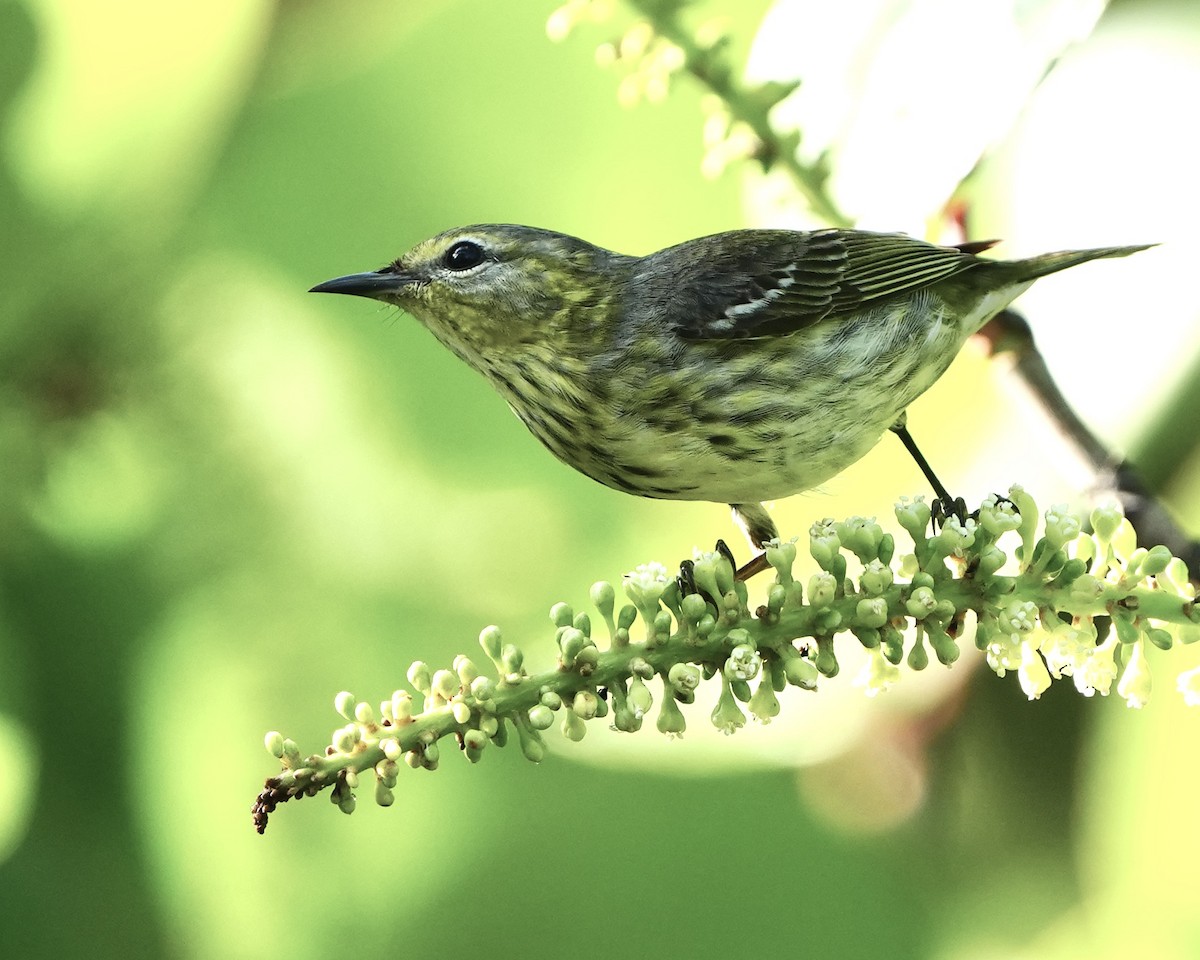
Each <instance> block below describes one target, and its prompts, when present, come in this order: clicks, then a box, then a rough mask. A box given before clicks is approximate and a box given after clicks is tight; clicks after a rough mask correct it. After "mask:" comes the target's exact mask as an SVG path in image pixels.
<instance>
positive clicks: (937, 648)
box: [925, 627, 961, 667]
mask: <svg viewBox="0 0 1200 960" xmlns="http://www.w3.org/2000/svg"><path fill="white" fill-rule="evenodd" d="M925 635H926V636H927V637H928V638H929V645H930V646H931V647H933V652H934V653H935V654H936V655H937V658H938V662H939V663H941V664H942V665H943V666H947V667H948V666H950V664H952V663H954V661H956V660H957V659H958V658H959V654H960V653H961V651H960V650H959V649H958V644H957V643H955V642H954V640H953V638H952V637H951V636H950V635H949V634H948V633H946V631H944V630H942V629H941V628H940V627H939V628H936V629H931V628H929V627H926V629H925Z"/></svg>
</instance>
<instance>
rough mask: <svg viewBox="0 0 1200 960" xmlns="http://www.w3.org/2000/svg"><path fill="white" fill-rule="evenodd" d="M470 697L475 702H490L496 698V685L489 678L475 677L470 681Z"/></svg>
mask: <svg viewBox="0 0 1200 960" xmlns="http://www.w3.org/2000/svg"><path fill="white" fill-rule="evenodd" d="M471 696H473V697H474V698H475V699H476V700H491V699H492V698H493V697H495V696H496V684H495V683H494V682H493V681H492V678H491V677H476V678H475V679H474V680H472V681H471Z"/></svg>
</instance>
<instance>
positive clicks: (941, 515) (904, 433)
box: [889, 413, 967, 529]
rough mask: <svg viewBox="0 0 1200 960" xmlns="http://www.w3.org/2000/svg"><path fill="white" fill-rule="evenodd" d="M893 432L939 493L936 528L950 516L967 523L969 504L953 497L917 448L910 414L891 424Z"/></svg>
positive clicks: (934, 507)
mask: <svg viewBox="0 0 1200 960" xmlns="http://www.w3.org/2000/svg"><path fill="white" fill-rule="evenodd" d="M889 429H890V430H891V431H892V433H894V434H895V435H896V436H898V437H899V438H900V442H901V443H902V444H904V449H905V450H907V451H908V454H909V456H911V457H912V458H913V460H915V461H916V463H917V466H918V467H920V468H921V472H922V473H923V474H925V479H926V480H928V481H929V485H930V486H931V487H933V492H934V493H935V494H937V499H935V500H934V501H933V503H932V505H931V509H932V511H933V525H934V529H936V528H937V527H938V526H940V525H941V522H942V521H943V520H945V518H946V517H948V516H951V515H953V516H955V517H958V519H959V520H960V521H961V522H963V523H966V522H967V505H966V502H965V501H964V500H963V498H962V497H952V496H950V493H949V491H947V490H946V488H945V487H944V486H943V485H942V481H941V480H939V479H938V478H937V474H935V473H934V472H933V468H932V467H931V466H930V465H929V461H928V460H926V459H925V455H924V454H922V453H921V451H920V450H919V449H917V444H916V441H915V440H913V438H912V434H911V433H909V432H908V416H907V414H903V413H902V414H900V419H899V420H897V421H896V422H895V423H893V424H892V425H891V427H890V428H889Z"/></svg>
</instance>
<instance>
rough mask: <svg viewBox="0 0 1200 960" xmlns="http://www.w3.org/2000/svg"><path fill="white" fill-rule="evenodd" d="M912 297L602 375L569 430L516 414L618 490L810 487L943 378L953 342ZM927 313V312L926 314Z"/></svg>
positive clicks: (783, 490) (755, 491)
mask: <svg viewBox="0 0 1200 960" xmlns="http://www.w3.org/2000/svg"><path fill="white" fill-rule="evenodd" d="M914 306H915V305H914V304H913V303H912V302H911V301H910V302H907V303H905V304H899V305H895V306H893V307H891V308H890V309H891V310H893V311H895V313H894V315H892V314H889V313H887V312H885V311H880V312H879V313H876V314H875V315H873V316H869V315H863V316H862V317H861V318H859V321H860V322H857V323H856V322H854V321H852V322H851V323H849V324H841V325H837V326H831V327H829V328H828V329H819V330H815V331H804V332H803V333H802V334H800V335H797V336H793V337H775V338H771V339H764V340H749V341H716V342H705V341H700V342H691V343H686V344H681V345H679V346H678V347H677V348H676V349H675V350H673V351H671V352H666V353H664V352H662V351H659V352H658V353H657V355H654V356H649V357H646V358H645V362H636V361H638V359H639V358H637V357H634V358H633V359H632V360H630V361H629V362H626V363H624V364H623V365H622V366H621V367H619V368H617V369H614V370H606V371H605V372H604V374H605V379H604V383H605V391H604V395H603V397H602V398H599V399H598V400H597V402H595V403H593V404H589V405H588V406H587V407H586V408H585V409H581V410H577V411H575V412H574V414H573V416H572V418H571V419H572V423H571V424H570V425H569V429H567V427H568V425H566V424H562V423H561V422H558V423H556V422H555V420H556V419H558V418H555V417H550V418H547V416H546V415H545V411H538V410H531V409H529V408H528V407H527V408H526V409H524V410H522V409H521V407H520V405H518V404H514V409H516V410H517V413H518V415H519V416H521V418H522V420H524V421H525V423H526V425H527V426H529V428H530V429H531V430H532V431H533V433H534V434H535V435H536V436H537V437H538V438H539V439H540V440H541V441H542V442H543V443H544V444H545V445H546V446H547V447H548V448H549V449H550V450H551V452H553V453H554V454H555V455H556V456H558V458H559V459H561V460H563V461H564V462H565V463H567V464H569V465H570V466H573V467H575V468H576V469H577V470H579V471H581V472H583V473H585V474H587V475H588V476H590V477H592V478H593V479H595V480H598V481H599V482H600V483H603V484H605V485H606V486H609V487H612V488H614V489H617V490H622V491H625V492H627V493H633V494H637V495H639V496H644V497H656V498H661V499H671V500H713V501H719V502H725V503H745V502H758V501H762V500H774V499H779V498H782V497H786V496H790V495H791V494H794V493H799V492H801V491H803V490H808V489H811V488H813V487H815V486H818V485H819V484H821V483H824V482H825V481H827V480H829V479H830V478H831V477H833V476H835V475H836V474H838V473H840V472H841V471H842V470H844V469H845V468H846V467H848V466H850V465H851V464H852V463H854V462H855V461H857V460H859V459H860V458H861V457H863V456H864V455H865V454H866V453H867V452H868V451H869V450H870V449H871V448H872V447H873V446H874V445H875V444H876V443H877V442H878V441H879V438H880V437H881V436H882V434H883V433H884V431H886V430H887V429H888V428H889V427H890V426H891V425H892V424H893V423H895V422H896V420H897V419H898V418H899V416H900V414H901V413H902V412H903V411H904V409H905V408H906V407H907V406H908V404H909V403H911V402H912V400H913V399H915V398H916V397H917V396H919V395H920V394H921V393H923V392H924V391H925V390H926V389H928V388H929V386H931V385H932V384H933V382H934V381H935V380H936V379H937V378H938V377H939V376H941V374H942V373H943V372H944V371H945V369H946V367H947V366H949V364H950V361H951V360H952V359H953V358H954V356H955V354H956V353H957V352H958V349H959V347H961V345H962V342H963V339H964V334H963V333H962V331H961V328H959V327H958V326H957V325H955V324H950V323H944V322H943V318H942V316H941V312H940V311H939V310H938V309H937V307H936V306H934V305H930V304H927V303H923V304H921V305H920V307H921V308H923V309H914ZM931 306H932V309H931Z"/></svg>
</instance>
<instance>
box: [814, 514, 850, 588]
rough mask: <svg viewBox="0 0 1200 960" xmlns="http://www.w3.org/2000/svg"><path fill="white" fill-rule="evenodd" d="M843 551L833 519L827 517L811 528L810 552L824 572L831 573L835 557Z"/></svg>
mask: <svg viewBox="0 0 1200 960" xmlns="http://www.w3.org/2000/svg"><path fill="white" fill-rule="evenodd" d="M841 549H842V541H841V540H840V539H839V538H838V533H837V524H836V523H834V521H833V520H832V518H830V517H826V518H825V519H824V520H821V521H819V522H817V523H814V524H813V525H812V526H811V527H809V529H808V552H809V553H810V554H812V558H813V559H814V560H816V561H817V565H818V566H819V567H820V568H821V569H822V570H825V571H829V570H830V569H831V568H832V566H833V560H834V557H836V556H837V555H838V552H839V551H840V550H841ZM810 592H811V591H810Z"/></svg>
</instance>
